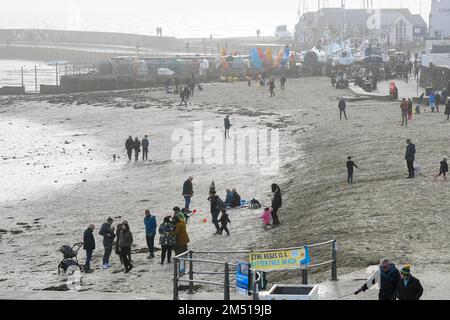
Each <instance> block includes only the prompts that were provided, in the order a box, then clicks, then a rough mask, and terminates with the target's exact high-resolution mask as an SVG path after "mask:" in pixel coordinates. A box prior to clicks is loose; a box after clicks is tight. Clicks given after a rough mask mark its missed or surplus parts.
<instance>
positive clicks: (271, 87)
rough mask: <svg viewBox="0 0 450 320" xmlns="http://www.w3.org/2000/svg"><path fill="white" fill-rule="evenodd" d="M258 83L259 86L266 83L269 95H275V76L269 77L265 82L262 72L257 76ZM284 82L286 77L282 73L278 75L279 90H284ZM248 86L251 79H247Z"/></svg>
mask: <svg viewBox="0 0 450 320" xmlns="http://www.w3.org/2000/svg"><path fill="white" fill-rule="evenodd" d="M258 78H259V85H260V86H261V87H264V86H265V85H266V84H267V86H268V87H269V93H270V97H275V96H276V94H275V77H270V79H269V81H268V82H266V77H265V75H264V74H262V75H260V76H259V77H258ZM286 82H287V77H286V75H285V74H283V75H282V76H281V77H280V89H281V91H284V90H286ZM248 86H249V87H250V86H251V79H250V78H249V79H248Z"/></svg>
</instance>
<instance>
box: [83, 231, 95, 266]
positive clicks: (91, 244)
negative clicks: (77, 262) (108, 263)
mask: <svg viewBox="0 0 450 320" xmlns="http://www.w3.org/2000/svg"><path fill="white" fill-rule="evenodd" d="M94 229H95V226H94V225H93V224H91V225H90V226H89V227H88V228H87V229H86V230H85V231H84V234H83V249H84V250H86V262H85V264H84V272H86V273H91V272H93V270H92V269H91V260H92V253H93V252H94V250H95V239H94Z"/></svg>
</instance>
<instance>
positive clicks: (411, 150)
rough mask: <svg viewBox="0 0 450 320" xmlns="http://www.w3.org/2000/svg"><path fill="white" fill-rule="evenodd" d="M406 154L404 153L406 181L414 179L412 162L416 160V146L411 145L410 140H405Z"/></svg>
mask: <svg viewBox="0 0 450 320" xmlns="http://www.w3.org/2000/svg"><path fill="white" fill-rule="evenodd" d="M406 144H407V147H406V153H405V160H406V164H407V166H408V179H413V178H414V175H415V173H414V161H415V159H416V146H415V145H414V144H412V143H411V140H410V139H408V140H406Z"/></svg>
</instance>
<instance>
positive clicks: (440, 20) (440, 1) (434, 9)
mask: <svg viewBox="0 0 450 320" xmlns="http://www.w3.org/2000/svg"><path fill="white" fill-rule="evenodd" d="M430 37H431V38H450V0H433V1H432V3H431V14H430Z"/></svg>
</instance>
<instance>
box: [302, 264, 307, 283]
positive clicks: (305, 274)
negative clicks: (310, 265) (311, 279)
mask: <svg viewBox="0 0 450 320" xmlns="http://www.w3.org/2000/svg"><path fill="white" fill-rule="evenodd" d="M302 284H303V285H304V286H306V285H308V269H307V268H306V267H305V268H304V269H302Z"/></svg>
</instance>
